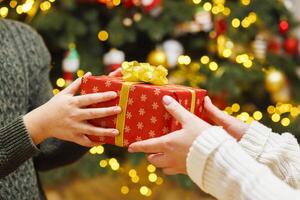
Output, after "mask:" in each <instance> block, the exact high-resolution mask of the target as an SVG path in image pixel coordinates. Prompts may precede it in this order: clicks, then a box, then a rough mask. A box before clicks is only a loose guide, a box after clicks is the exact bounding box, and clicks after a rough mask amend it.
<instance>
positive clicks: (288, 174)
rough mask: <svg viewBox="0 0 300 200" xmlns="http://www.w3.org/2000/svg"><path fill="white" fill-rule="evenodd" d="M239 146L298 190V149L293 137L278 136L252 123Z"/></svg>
mask: <svg viewBox="0 0 300 200" xmlns="http://www.w3.org/2000/svg"><path fill="white" fill-rule="evenodd" d="M239 144H240V145H241V146H242V148H243V149H244V151H245V152H247V153H248V154H249V155H250V156H251V157H252V158H254V159H255V160H256V161H258V162H259V163H261V164H264V165H266V166H268V167H269V168H270V169H271V170H272V172H273V173H274V174H275V175H276V176H277V177H278V178H280V179H281V180H283V181H284V182H286V183H288V184H289V185H290V186H292V187H293V188H295V189H300V147H299V144H298V143H297V140H296V138H295V137H294V136H293V135H291V134H290V133H283V134H282V135H279V134H277V133H273V132H272V130H271V129H270V128H268V127H266V126H264V125H262V124H260V123H258V122H253V123H252V124H251V125H250V128H249V130H248V131H247V132H246V134H245V135H244V136H243V138H242V139H241V141H240V142H239Z"/></svg>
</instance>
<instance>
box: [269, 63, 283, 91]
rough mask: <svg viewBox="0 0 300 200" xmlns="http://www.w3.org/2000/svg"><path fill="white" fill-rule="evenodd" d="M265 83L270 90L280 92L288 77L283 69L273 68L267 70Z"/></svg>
mask: <svg viewBox="0 0 300 200" xmlns="http://www.w3.org/2000/svg"><path fill="white" fill-rule="evenodd" d="M265 85H266V88H267V90H268V91H269V92H271V93H275V92H279V91H280V90H281V89H282V88H283V87H284V86H285V85H286V77H285V75H284V74H283V73H282V72H281V71H279V70H277V69H274V68H272V69H270V70H268V71H267V72H266V77H265Z"/></svg>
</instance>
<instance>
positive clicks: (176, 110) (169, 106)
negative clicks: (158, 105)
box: [163, 96, 194, 125]
mask: <svg viewBox="0 0 300 200" xmlns="http://www.w3.org/2000/svg"><path fill="white" fill-rule="evenodd" d="M163 103H164V106H165V108H166V110H167V111H168V112H169V113H170V114H171V115H172V116H173V117H174V118H175V119H177V120H178V121H179V122H180V123H181V124H182V125H183V124H185V123H187V122H188V121H189V120H190V119H192V118H193V117H194V116H193V115H192V114H191V113H190V112H189V111H188V110H186V109H185V108H184V107H182V106H181V105H180V104H179V103H178V102H177V101H176V100H175V99H173V98H172V97H170V96H164V97H163Z"/></svg>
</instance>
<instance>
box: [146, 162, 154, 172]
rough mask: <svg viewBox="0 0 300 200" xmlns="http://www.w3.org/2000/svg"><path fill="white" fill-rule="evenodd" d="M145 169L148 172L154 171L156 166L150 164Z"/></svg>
mask: <svg viewBox="0 0 300 200" xmlns="http://www.w3.org/2000/svg"><path fill="white" fill-rule="evenodd" d="M147 171H148V172H150V173H154V172H155V171H156V167H155V166H154V165H152V164H150V165H148V166H147Z"/></svg>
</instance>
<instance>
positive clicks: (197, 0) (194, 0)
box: [193, 0, 202, 4]
mask: <svg viewBox="0 0 300 200" xmlns="http://www.w3.org/2000/svg"><path fill="white" fill-rule="evenodd" d="M201 1H202V0H193V3H194V4H200V3H201Z"/></svg>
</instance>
